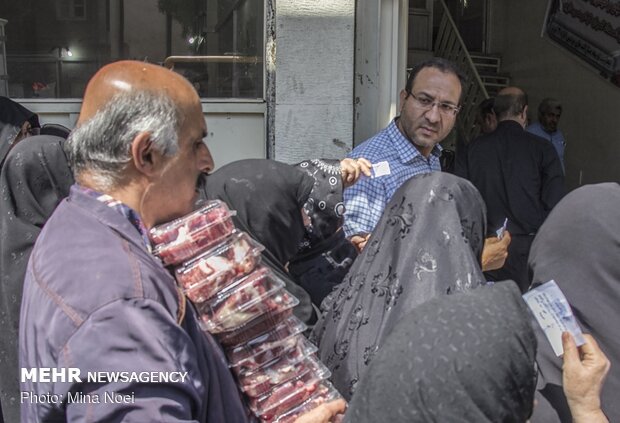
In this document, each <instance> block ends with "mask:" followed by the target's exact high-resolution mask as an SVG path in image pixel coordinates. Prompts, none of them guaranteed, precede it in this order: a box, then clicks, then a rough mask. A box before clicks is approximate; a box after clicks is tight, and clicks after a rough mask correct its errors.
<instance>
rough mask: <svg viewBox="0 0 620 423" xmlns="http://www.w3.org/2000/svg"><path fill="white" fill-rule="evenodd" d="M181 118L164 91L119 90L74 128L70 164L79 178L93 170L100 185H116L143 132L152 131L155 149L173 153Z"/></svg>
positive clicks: (67, 144) (69, 142)
mask: <svg viewBox="0 0 620 423" xmlns="http://www.w3.org/2000/svg"><path fill="white" fill-rule="evenodd" d="M181 120H182V118H181V114H180V112H179V110H178V108H177V106H176V105H175V103H174V102H173V101H172V100H171V99H170V98H169V97H168V96H166V95H165V94H163V93H161V92H155V91H145V90H140V91H130V92H128V93H120V94H117V95H115V96H114V97H112V99H110V101H108V102H107V103H106V104H105V106H104V107H103V108H101V109H100V110H98V111H97V113H96V114H95V115H94V116H93V117H92V118H91V119H89V120H87V121H86V122H84V123H82V124H81V125H80V126H78V127H77V128H76V129H75V130H73V132H71V135H70V136H69V138H68V139H67V141H66V142H65V152H66V153H67V159H68V161H69V165H70V166H71V168H72V170H73V173H74V175H75V177H76V179H78V175H79V174H81V173H82V172H83V171H89V172H90V176H91V177H92V178H93V179H94V181H95V183H96V184H97V185H98V187H99V188H100V189H109V188H112V187H114V186H116V185H118V183H119V182H120V181H121V180H122V178H123V176H124V175H123V173H124V172H123V171H124V170H125V169H126V167H127V165H128V163H129V162H130V161H131V143H132V142H133V140H134V138H135V137H136V136H137V135H138V134H139V133H141V132H148V133H150V136H151V141H152V142H153V145H154V147H155V149H157V150H158V151H159V152H161V153H162V154H164V155H167V156H171V155H174V154H175V153H176V152H177V150H178V130H179V128H180V127H181V124H182V122H181Z"/></svg>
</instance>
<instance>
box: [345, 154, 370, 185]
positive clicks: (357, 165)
mask: <svg viewBox="0 0 620 423" xmlns="http://www.w3.org/2000/svg"><path fill="white" fill-rule="evenodd" d="M371 169H372V165H371V164H370V162H369V161H368V160H366V159H363V158H359V159H344V160H342V161H341V162H340V173H341V175H342V184H343V185H344V187H345V188H348V187H350V186H351V185H353V184H354V183H356V182H357V180H358V179H359V178H360V176H361V175H362V173H363V174H364V175H366V176H372V173H371Z"/></svg>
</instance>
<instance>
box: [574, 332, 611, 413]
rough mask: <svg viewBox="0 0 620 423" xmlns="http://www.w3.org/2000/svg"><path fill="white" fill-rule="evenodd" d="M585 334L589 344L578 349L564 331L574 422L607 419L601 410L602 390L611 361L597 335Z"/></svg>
mask: <svg viewBox="0 0 620 423" xmlns="http://www.w3.org/2000/svg"><path fill="white" fill-rule="evenodd" d="M583 336H584V338H585V340H586V343H585V344H583V345H582V346H581V347H579V349H577V346H576V345H575V341H574V340H573V337H572V335H571V334H570V333H569V332H564V333H562V346H563V347H564V357H563V359H564V365H563V366H562V385H563V388H564V395H566V400H567V401H568V406H569V407H570V411H571V414H572V415H573V423H582V422H583V423H585V422H588V423H599V422H607V421H608V420H607V418H606V417H605V415H604V414H603V412H602V411H601V389H602V388H603V383H604V382H605V377H606V376H607V373H608V372H609V367H610V363H609V360H608V359H607V357H606V356H605V354H604V353H603V351H601V349H600V348H599V346H598V344H597V343H596V341H595V340H594V338H593V337H591V336H590V335H585V334H584V335H583Z"/></svg>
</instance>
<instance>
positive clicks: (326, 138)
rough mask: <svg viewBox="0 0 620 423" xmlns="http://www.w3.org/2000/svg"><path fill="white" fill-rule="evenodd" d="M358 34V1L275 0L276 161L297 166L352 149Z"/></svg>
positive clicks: (335, 156)
mask: <svg viewBox="0 0 620 423" xmlns="http://www.w3.org/2000/svg"><path fill="white" fill-rule="evenodd" d="M354 30H355V1H354V0H339V1H333V0H277V1H275V51H276V53H275V58H276V59H275V107H274V112H275V116H274V121H273V128H272V129H271V130H273V131H274V145H273V146H272V151H273V153H274V154H273V156H274V157H272V158H275V159H277V160H281V161H285V162H289V163H293V162H298V161H301V160H303V159H309V158H316V157H322V158H341V157H344V156H345V155H346V154H347V152H348V151H350V150H351V147H352V139H353V57H354V50H353V49H354ZM268 97H269V94H268Z"/></svg>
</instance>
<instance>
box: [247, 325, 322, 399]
mask: <svg viewBox="0 0 620 423" xmlns="http://www.w3.org/2000/svg"><path fill="white" fill-rule="evenodd" d="M295 338H296V339H297V340H298V341H299V346H298V348H296V349H295V350H293V351H292V352H291V353H290V354H285V355H283V356H281V357H279V358H276V359H275V360H273V361H271V362H270V363H267V364H266V365H264V366H263V367H260V368H257V369H254V370H251V371H246V372H240V373H238V374H237V379H238V381H239V386H240V388H241V390H242V391H243V392H245V393H246V394H247V395H248V396H250V397H254V398H257V397H260V396H261V395H263V394H265V393H267V392H269V391H271V390H272V389H274V388H275V387H276V386H278V385H281V384H283V383H284V382H287V381H289V380H291V379H295V378H297V377H299V376H301V375H303V374H304V373H307V372H309V371H319V370H321V367H322V364H321V363H320V362H319V361H318V360H317V359H316V358H315V357H310V355H311V354H314V353H315V352H316V351H317V347H316V346H314V345H313V344H312V343H310V342H309V341H307V340H305V338H304V337H303V336H301V335H298V336H296V337H295Z"/></svg>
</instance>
